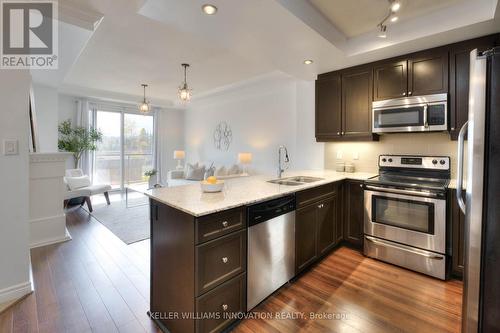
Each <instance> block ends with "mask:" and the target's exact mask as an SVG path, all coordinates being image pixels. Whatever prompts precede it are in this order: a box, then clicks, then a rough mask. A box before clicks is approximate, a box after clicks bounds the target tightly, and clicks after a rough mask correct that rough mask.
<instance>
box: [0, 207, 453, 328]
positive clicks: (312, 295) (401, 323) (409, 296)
mask: <svg viewBox="0 0 500 333" xmlns="http://www.w3.org/2000/svg"><path fill="white" fill-rule="evenodd" d="M67 225H68V229H69V231H70V233H71V235H72V236H73V240H71V241H69V242H65V243H62V244H56V245H51V246H46V247H42V248H37V249H33V250H32V251H31V257H32V265H33V278H34V283H35V292H34V293H33V294H31V295H29V296H27V297H26V298H24V299H23V300H22V301H20V302H18V303H16V304H15V305H14V306H13V307H11V308H10V309H8V310H7V311H6V312H4V313H2V314H1V315H0V332H2V333H4V332H5V333H7V332H159V330H158V329H157V328H156V326H155V325H154V324H153V322H152V321H151V320H150V319H149V318H148V316H147V314H146V312H147V310H148V309H149V306H148V303H149V241H148V240H146V241H142V242H138V243H135V244H132V245H128V246H127V245H126V244H124V243H123V242H121V241H120V240H119V239H118V238H117V237H116V236H114V235H113V234H112V233H111V232H110V231H109V230H108V229H106V228H105V227H104V226H102V225H101V224H100V223H99V222H97V221H96V220H94V219H93V218H92V217H90V216H89V215H88V214H87V213H86V212H85V211H84V210H82V209H75V210H72V211H70V212H68V214H67ZM461 296H462V283H461V282H459V281H453V280H452V281H448V282H442V281H439V280H436V279H433V278H429V277H426V276H423V275H420V274H416V273H412V272H409V271H406V270H404V269H401V268H398V267H395V266H392V265H388V264H384V263H382V262H378V261H375V260H371V259H368V258H365V257H363V255H361V254H360V253H358V252H357V251H355V250H352V249H349V248H340V249H338V250H337V251H335V252H334V253H332V254H331V255H330V256H329V257H328V258H327V259H325V260H324V261H323V262H321V263H320V264H319V265H317V266H316V267H314V268H313V269H312V270H310V271H309V272H307V273H306V274H304V275H302V276H301V277H299V278H298V279H297V280H296V281H295V282H294V283H293V284H290V285H287V286H285V287H283V288H282V289H281V290H280V291H279V292H277V293H275V294H274V295H273V296H272V297H270V298H269V299H268V300H266V301H265V302H263V303H262V304H260V305H259V306H258V307H257V308H256V309H255V310H254V313H256V314H260V315H262V316H263V315H265V314H266V313H271V314H273V318H267V319H258V318H254V319H246V320H243V321H242V322H241V323H240V324H239V325H237V326H236V327H235V329H234V332H245V333H246V332H299V331H304V332H306V331H307V332H314V331H316V332H339V331H345V332H459V331H460V311H461ZM299 312H301V313H303V314H304V317H303V318H302V317H299V318H295V319H290V318H285V319H279V318H276V316H275V315H274V314H276V313H283V314H286V315H296V314H297V313H299ZM311 312H312V313H315V314H320V315H321V314H324V315H325V316H327V315H332V314H333V315H337V316H338V317H339V318H337V319H319V320H311V318H309V314H310V313H311Z"/></svg>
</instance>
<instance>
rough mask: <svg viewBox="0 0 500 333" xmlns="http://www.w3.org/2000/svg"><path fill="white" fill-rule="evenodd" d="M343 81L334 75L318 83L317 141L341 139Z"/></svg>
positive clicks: (337, 74) (337, 75)
mask: <svg viewBox="0 0 500 333" xmlns="http://www.w3.org/2000/svg"><path fill="white" fill-rule="evenodd" d="M340 84H341V79H340V74H339V73H334V74H332V75H329V76H327V77H325V78H322V79H319V80H318V81H316V111H315V112H316V139H317V140H318V141H322V140H328V139H334V138H338V137H341V136H342V135H341V132H342V116H341V111H342V110H341V85H340Z"/></svg>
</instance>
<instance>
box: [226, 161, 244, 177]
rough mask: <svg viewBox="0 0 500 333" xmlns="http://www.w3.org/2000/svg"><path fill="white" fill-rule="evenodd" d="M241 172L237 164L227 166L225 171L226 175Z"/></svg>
mask: <svg viewBox="0 0 500 333" xmlns="http://www.w3.org/2000/svg"><path fill="white" fill-rule="evenodd" d="M240 173H241V169H240V167H239V166H238V165H236V164H234V165H233V166H232V167H230V168H229V170H228V171H227V174H228V175H239V174H240Z"/></svg>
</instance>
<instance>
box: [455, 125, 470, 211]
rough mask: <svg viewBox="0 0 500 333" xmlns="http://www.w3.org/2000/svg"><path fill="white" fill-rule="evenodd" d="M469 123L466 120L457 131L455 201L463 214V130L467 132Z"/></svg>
mask: <svg viewBox="0 0 500 333" xmlns="http://www.w3.org/2000/svg"><path fill="white" fill-rule="evenodd" d="M468 125H469V121H466V122H465V124H464V125H463V126H462V128H461V129H460V132H459V133H458V154H457V160H458V161H457V190H456V193H457V201H458V206H459V207H460V210H461V211H462V212H463V213H464V214H465V202H464V199H463V196H462V189H463V183H464V141H465V132H467V126H468Z"/></svg>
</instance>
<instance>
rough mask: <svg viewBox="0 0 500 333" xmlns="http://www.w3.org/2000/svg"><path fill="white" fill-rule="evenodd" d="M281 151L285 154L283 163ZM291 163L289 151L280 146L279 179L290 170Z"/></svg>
mask: <svg viewBox="0 0 500 333" xmlns="http://www.w3.org/2000/svg"><path fill="white" fill-rule="evenodd" d="M281 151H284V152H285V159H284V160H283V163H282V161H281V160H282V158H281ZM289 162H290V159H289V158H288V150H287V149H286V147H285V146H279V148H278V178H281V175H282V174H283V171H285V170H286V169H288V163H289Z"/></svg>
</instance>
